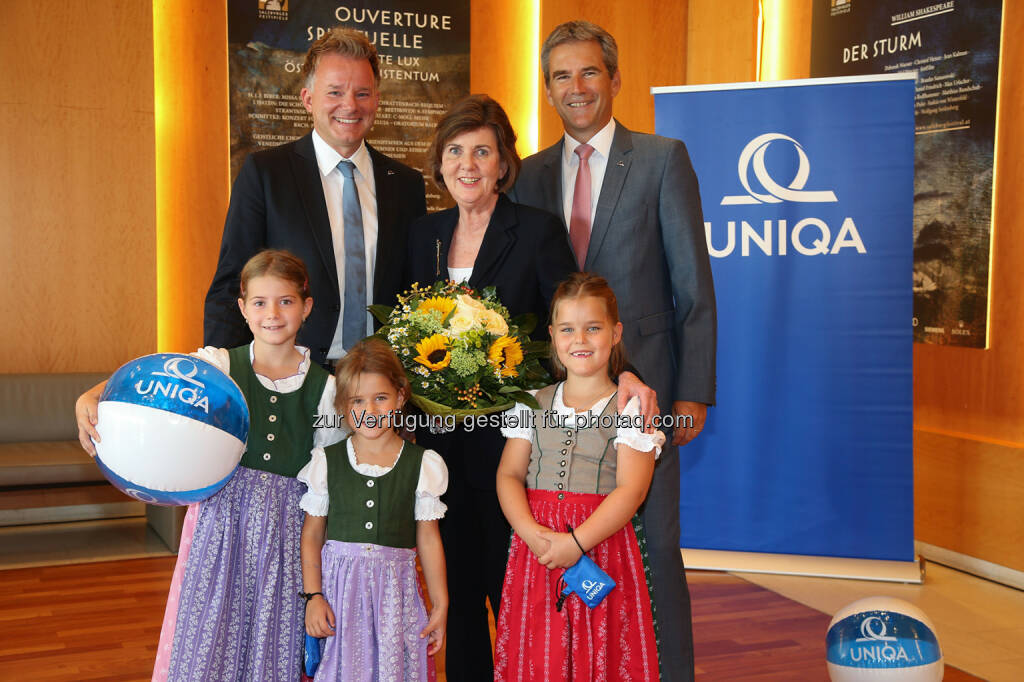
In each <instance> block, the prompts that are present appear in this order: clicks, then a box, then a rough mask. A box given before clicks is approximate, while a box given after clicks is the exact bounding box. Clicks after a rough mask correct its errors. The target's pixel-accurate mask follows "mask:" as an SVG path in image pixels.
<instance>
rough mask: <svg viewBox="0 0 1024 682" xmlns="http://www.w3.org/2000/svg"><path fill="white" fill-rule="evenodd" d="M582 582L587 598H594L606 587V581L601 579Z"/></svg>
mask: <svg viewBox="0 0 1024 682" xmlns="http://www.w3.org/2000/svg"><path fill="white" fill-rule="evenodd" d="M581 584H582V585H583V591H584V592H586V593H587V599H593V598H594V597H596V596H597V595H599V594H601V590H603V589H604V582H602V581H600V580H584V581H583V582H582V583H581Z"/></svg>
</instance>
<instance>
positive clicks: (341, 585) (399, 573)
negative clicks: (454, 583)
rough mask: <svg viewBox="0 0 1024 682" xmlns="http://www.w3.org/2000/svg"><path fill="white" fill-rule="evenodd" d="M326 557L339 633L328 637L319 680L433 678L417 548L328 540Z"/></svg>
mask: <svg viewBox="0 0 1024 682" xmlns="http://www.w3.org/2000/svg"><path fill="white" fill-rule="evenodd" d="M321 561H322V568H321V570H322V571H323V591H324V596H325V597H326V598H327V602H328V603H329V604H330V605H331V608H332V609H333V610H334V618H335V625H336V632H337V634H335V635H334V636H333V637H327V638H325V639H324V645H323V659H322V660H321V661H320V667H319V668H317V671H316V678H315V679H316V682H335V681H337V682H376V681H378V680H379V681H380V682H400V681H411V680H433V679H434V675H435V671H434V661H433V659H431V658H430V657H428V656H427V640H426V639H425V638H424V639H420V631H421V630H422V629H423V628H424V627H426V625H427V612H426V609H425V608H424V607H423V597H422V595H421V594H420V584H419V578H418V576H417V574H416V551H415V550H413V549H406V548H401V547H383V546H381V545H371V544H358V543H354V542H337V541H335V540H328V541H327V542H326V543H325V544H324V549H323V552H322V554H321Z"/></svg>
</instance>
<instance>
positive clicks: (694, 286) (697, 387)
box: [510, 21, 716, 682]
mask: <svg viewBox="0 0 1024 682" xmlns="http://www.w3.org/2000/svg"><path fill="white" fill-rule="evenodd" d="M541 65H542V68H543V71H544V82H545V85H546V88H547V97H548V102H549V103H550V104H551V105H552V106H554V107H555V110H556V111H557V112H558V115H559V116H560V117H561V119H562V124H563V126H564V128H565V135H563V137H562V138H561V139H559V141H558V142H557V143H556V144H554V145H553V146H551V147H548V148H547V149H544V150H542V151H540V152H538V153H537V154H534V155H533V156H531V157H529V158H527V159H525V160H524V161H523V169H522V172H521V173H520V175H519V179H518V180H517V182H516V185H515V188H514V189H513V190H512V192H511V193H510V196H512V197H513V199H514V200H515V201H518V202H520V203H524V204H527V205H530V206H536V207H538V208H543V209H546V210H548V211H551V212H552V213H554V214H555V215H558V216H561V217H562V218H563V219H564V221H565V224H566V226H567V229H568V231H569V237H570V241H571V242H572V245H573V250H574V253H575V255H576V258H577V262H578V263H579V266H580V269H581V270H586V271H590V272H595V273H597V274H599V275H601V276H602V277H604V278H605V279H607V280H608V283H609V284H610V285H611V287H612V289H614V290H615V294H616V296H617V297H618V301H619V311H620V315H621V317H622V324H623V336H622V338H623V341H624V342H625V346H626V351H627V353H628V354H629V360H630V362H631V363H632V364H633V365H634V366H636V368H637V369H638V370H639V372H640V374H641V375H642V376H643V378H644V380H645V381H647V382H648V384H649V385H650V386H651V387H652V388H654V389H655V390H656V391H657V394H658V403H659V405H660V407H661V408H662V409H661V412H662V413H663V414H667V413H669V412H671V414H673V415H674V416H676V417H677V418H681V420H682V421H680V422H679V423H678V424H677V426H676V428H675V429H674V433H673V434H672V435H673V441H672V442H673V445H677V446H678V445H683V444H685V443H687V442H689V441H690V440H691V439H693V438H694V437H696V436H697V434H698V433H700V431H701V429H702V428H703V426H704V420H705V417H706V415H707V407H708V405H710V404H712V403H714V400H715V333H716V330H715V326H716V323H715V295H714V286H713V284H712V280H711V266H710V262H709V258H708V251H707V243H706V241H705V237H704V218H703V215H702V212H701V206H700V194H699V193H698V188H697V177H696V175H695V174H694V172H693V167H692V166H691V164H690V158H689V156H688V154H687V153H686V147H685V146H684V145H683V143H682V142H680V141H679V140H671V139H668V138H664V137H659V136H657V135H646V134H643V133H635V132H632V131H630V130H628V129H626V127H625V126H623V125H622V124H620V123H618V122H617V121H615V120H614V119H613V118H612V100H613V99H614V97H615V96H616V95H617V94H618V92H619V88H620V85H621V75H620V74H619V69H618V47H617V45H616V43H615V39H614V38H613V37H612V36H611V35H610V34H608V32H607V31H605V30H604V29H602V28H600V27H599V26H595V25H594V24H591V23H589V22H585V21H572V22H568V23H565V24H562V25H560V26H558V27H556V28H555V29H554V31H552V32H551V34H550V35H549V36H548V38H547V40H545V42H544V46H543V48H542V50H541ZM667 408H670V409H667ZM687 419H689V420H690V421H686V420H687ZM642 516H643V521H644V527H645V529H646V532H647V540H648V545H647V546H648V552H649V555H650V565H651V572H652V583H653V594H652V597H653V600H654V606H655V609H656V613H655V618H656V620H657V622H658V633H659V640H660V646H659V654H660V655H661V674H662V678H661V679H663V680H670V681H673V682H674V681H676V680H692V679H693V635H692V626H691V622H690V598H689V593H688V591H687V588H686V577H685V573H684V571H683V563H682V559H681V556H680V552H679V536H680V525H679V450H678V448H675V447H668V448H665V450H664V451H663V452H662V455H661V458H660V460H659V462H658V465H657V468H656V469H655V472H654V480H653V482H652V483H651V489H650V492H649V493H648V497H647V501H646V502H645V503H644V506H643V507H642Z"/></svg>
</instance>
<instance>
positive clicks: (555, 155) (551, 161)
mask: <svg viewBox="0 0 1024 682" xmlns="http://www.w3.org/2000/svg"><path fill="white" fill-rule="evenodd" d="M564 144H565V137H564V136H563V137H561V138H559V140H558V142H557V143H556V144H553V145H552V146H550V147H548V148H547V149H545V150H544V151H543V152H541V154H543V155H544V156H543V159H544V166H543V171H542V172H541V178H540V184H541V192H542V195H541V196H542V198H543V205H542V206H540V208H543V209H544V210H546V211H549V212H551V213H554V214H555V215H556V216H558V219H559V220H560V221H561V222H562V224H563V225H564V224H565V210H564V209H563V202H564V197H563V192H564V191H565V190H564V189H563V188H562V146H563V145H564Z"/></svg>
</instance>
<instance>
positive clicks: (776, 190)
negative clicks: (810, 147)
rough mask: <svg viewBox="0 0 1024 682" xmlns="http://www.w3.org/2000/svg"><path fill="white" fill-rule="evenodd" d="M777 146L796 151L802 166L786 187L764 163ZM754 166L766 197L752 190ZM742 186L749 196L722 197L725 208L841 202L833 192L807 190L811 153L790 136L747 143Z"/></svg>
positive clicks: (742, 159) (742, 154) (776, 135)
mask: <svg viewBox="0 0 1024 682" xmlns="http://www.w3.org/2000/svg"><path fill="white" fill-rule="evenodd" d="M773 142H788V143H789V144H791V145H792V146H793V149H795V150H796V154H797V158H798V159H799V162H800V165H799V166H798V167H797V171H796V175H795V176H794V177H793V179H792V180H790V182H789V184H788V185H786V186H782V185H780V184H779V183H778V182H776V181H775V180H774V179H773V178H772V176H771V175H770V174H769V173H768V168H767V167H766V166H765V163H764V155H765V153H766V152H767V151H768V147H770V146H771V144H772V143H773ZM751 163H753V167H754V177H756V178H757V181H758V182H760V183H761V186H762V187H764V189H765V190H766V191H767V192H768V193H767V194H763V193H761V192H755V191H754V190H752V189H751V188H750V177H749V176H750V166H751ZM738 171H739V176H740V184H741V185H743V189H745V190H747V193H746V194H736V195H731V196H729V195H727V196H724V197H722V206H735V205H737V204H778V203H781V202H782V201H800V202H805V203H824V202H836V201H839V200H838V199H837V198H836V193H835V192H833V191H831V190H804V186H805V185H806V184H807V178H808V177H810V174H811V162H810V161H809V160H808V158H807V152H805V151H804V148H803V146H802V145H801V144H800V143H799V142H797V141H796V140H794V139H793V138H792V137H790V136H788V135H783V134H782V133H765V134H764V135H758V136H757V137H755V138H754V139H753V140H751V141H750V142H748V143H747V146H746V147H744V148H743V151H742V152H740V161H739V167H738Z"/></svg>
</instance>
